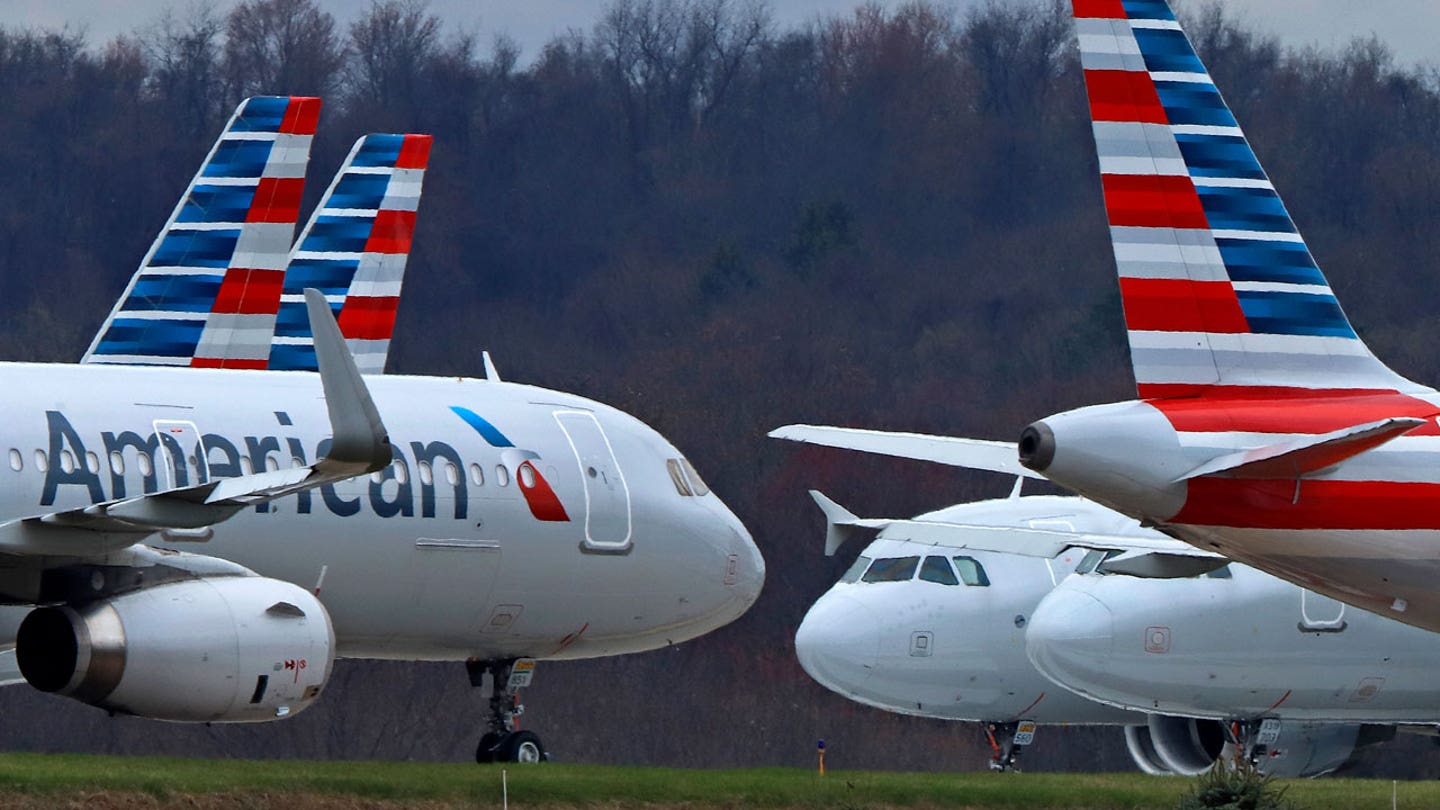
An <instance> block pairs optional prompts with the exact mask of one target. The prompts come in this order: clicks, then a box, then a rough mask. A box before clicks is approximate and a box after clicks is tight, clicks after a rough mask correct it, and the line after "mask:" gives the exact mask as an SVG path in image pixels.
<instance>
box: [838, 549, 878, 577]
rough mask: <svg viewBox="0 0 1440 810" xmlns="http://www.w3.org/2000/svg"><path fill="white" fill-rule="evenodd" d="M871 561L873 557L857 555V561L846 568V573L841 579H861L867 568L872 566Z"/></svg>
mask: <svg viewBox="0 0 1440 810" xmlns="http://www.w3.org/2000/svg"><path fill="white" fill-rule="evenodd" d="M870 562H871V559H870V558H869V557H866V556H864V555H863V554H862V555H861V556H859V557H856V558H855V562H854V563H853V564H852V565H851V566H850V567H849V568H848V569H846V571H845V575H844V576H842V577H840V581H841V582H855V581H856V580H858V579H860V575H861V574H863V573H865V569H866V568H869V567H870Z"/></svg>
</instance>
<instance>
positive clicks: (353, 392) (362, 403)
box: [305, 287, 394, 475]
mask: <svg viewBox="0 0 1440 810" xmlns="http://www.w3.org/2000/svg"><path fill="white" fill-rule="evenodd" d="M305 307H306V309H307V310H308V312H309V316H310V333H311V334H312V335H314V336H315V359H316V363H317V365H319V367H320V383H321V385H323V386H324V387H325V407H326V408H328V409H329V411H330V428H331V430H332V431H333V438H332V440H331V444H330V450H329V452H327V453H326V454H325V458H323V459H320V460H319V461H317V462H316V463H315V467H316V469H318V470H321V471H322V472H325V473H332V472H340V471H342V470H344V471H345V472H349V469H348V468H359V467H363V468H364V469H363V472H366V473H371V472H376V471H379V470H383V469H385V468H386V467H387V466H389V465H390V464H391V462H392V461H393V460H394V458H393V456H392V454H391V450H390V436H389V434H388V433H387V432H386V430H385V423H384V422H382V421H380V412H379V411H378V410H376V408H375V402H374V400H372V399H371V398H370V390H369V389H368V388H366V387H365V380H364V378H362V377H361V376H360V369H359V368H357V367H356V365H355V358H354V357H353V356H352V355H351V354H350V349H349V347H348V346H346V345H345V337H344V335H342V334H341V333H340V325H339V324H337V323H336V322H335V315H334V314H333V313H332V312H331V311H330V304H329V303H328V302H327V301H326V300H325V296H324V295H321V294H320V291H319V290H317V289H315V288H313V287H309V288H306V290H305ZM350 474H351V475H360V474H362V471H361V470H358V469H357V470H355V471H354V472H351V473H350Z"/></svg>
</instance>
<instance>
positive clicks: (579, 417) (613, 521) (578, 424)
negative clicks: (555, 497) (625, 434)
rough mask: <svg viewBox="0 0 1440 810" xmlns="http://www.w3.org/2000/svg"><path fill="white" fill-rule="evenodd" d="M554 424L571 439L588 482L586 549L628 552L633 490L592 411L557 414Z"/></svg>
mask: <svg viewBox="0 0 1440 810" xmlns="http://www.w3.org/2000/svg"><path fill="white" fill-rule="evenodd" d="M555 421H556V422H558V423H560V429H561V430H563V431H564V432H565V436H566V438H568V439H569V440H570V449H571V450H573V451H574V452H575V461H576V462H577V463H578V464H579V465H580V480H581V481H583V482H584V483H585V543H584V547H585V549H587V550H589V551H611V552H614V551H626V550H628V549H629V548H630V489H629V487H628V486H627V485H626V484H625V475H624V474H623V473H622V472H621V471H620V463H619V462H618V461H616V459H615V451H614V450H613V449H612V448H611V446H610V439H609V437H607V436H606V435H605V431H604V429H603V428H601V427H600V423H599V422H598V421H596V419H595V414H593V413H590V412H589V411H556V412H555Z"/></svg>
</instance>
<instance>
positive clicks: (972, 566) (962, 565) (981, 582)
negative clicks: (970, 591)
mask: <svg viewBox="0 0 1440 810" xmlns="http://www.w3.org/2000/svg"><path fill="white" fill-rule="evenodd" d="M955 570H956V571H959V572H960V581H961V582H963V583H965V584H966V585H977V586H980V587H985V586H987V585H989V584H990V578H989V577H987V576H985V566H983V565H981V564H980V561H979V560H977V559H975V558H974V557H956V558H955Z"/></svg>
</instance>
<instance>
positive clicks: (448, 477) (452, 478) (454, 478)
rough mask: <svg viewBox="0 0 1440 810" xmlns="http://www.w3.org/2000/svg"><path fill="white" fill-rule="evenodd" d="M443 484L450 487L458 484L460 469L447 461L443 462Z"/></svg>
mask: <svg viewBox="0 0 1440 810" xmlns="http://www.w3.org/2000/svg"><path fill="white" fill-rule="evenodd" d="M445 483H447V484H449V485H450V486H452V487H453V486H458V485H459V484H460V469H459V468H458V467H456V466H455V465H454V464H453V463H451V462H449V461H447V462H445Z"/></svg>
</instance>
